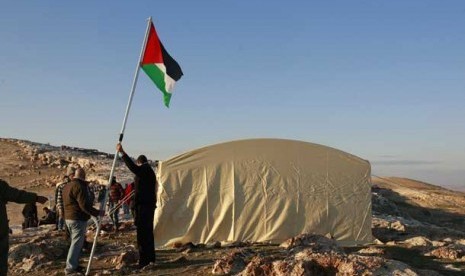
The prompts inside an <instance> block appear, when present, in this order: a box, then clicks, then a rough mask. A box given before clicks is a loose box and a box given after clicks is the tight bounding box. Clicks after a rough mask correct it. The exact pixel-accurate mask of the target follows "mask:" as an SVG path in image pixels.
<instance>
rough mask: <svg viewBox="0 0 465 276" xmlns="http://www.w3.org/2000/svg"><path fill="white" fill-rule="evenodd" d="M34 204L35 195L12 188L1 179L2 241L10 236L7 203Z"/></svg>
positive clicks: (0, 232)
mask: <svg viewBox="0 0 465 276" xmlns="http://www.w3.org/2000/svg"><path fill="white" fill-rule="evenodd" d="M9 201H10V202H16V203H34V202H36V201H37V195H36V194H35V193H29V192H26V191H23V190H18V189H15V188H12V187H10V186H9V185H8V183H6V182H5V181H3V180H2V179H0V239H1V238H3V237H5V236H8V230H9V229H8V217H7V214H6V203H7V202H9Z"/></svg>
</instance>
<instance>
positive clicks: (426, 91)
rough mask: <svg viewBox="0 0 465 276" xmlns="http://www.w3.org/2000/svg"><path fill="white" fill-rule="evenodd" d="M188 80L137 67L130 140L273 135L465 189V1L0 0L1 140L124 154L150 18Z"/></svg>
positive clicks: (162, 153) (155, 147)
mask: <svg viewBox="0 0 465 276" xmlns="http://www.w3.org/2000/svg"><path fill="white" fill-rule="evenodd" d="M149 16H152V17H153V20H154V22H155V26H156V28H157V31H158V34H159V36H160V38H161V40H162V41H163V43H164V45H165V46H166V48H167V50H168V51H169V52H170V54H171V55H172V56H173V57H174V58H175V59H176V60H177V61H178V62H179V63H180V64H181V66H182V68H183V71H184V73H185V76H184V77H183V78H182V79H181V80H180V82H179V83H178V85H177V87H176V91H175V94H174V95H173V98H172V101H171V108H170V109H166V108H165V107H164V106H163V103H162V98H161V93H160V92H159V91H157V90H156V88H155V86H154V85H153V84H152V83H151V82H150V80H149V79H148V77H147V76H145V75H144V74H143V72H141V73H142V74H141V75H140V78H139V83H138V85H137V90H136V95H135V98H134V102H133V108H132V111H131V114H130V117H129V121H128V126H127V129H126V134H125V141H124V144H125V146H126V149H127V150H128V151H129V152H130V153H131V154H133V155H136V154H139V153H146V154H147V155H149V156H150V157H151V158H157V159H165V158H168V157H170V156H173V155H175V154H178V153H181V152H184V151H186V150H190V149H194V148H197V147H200V146H204V145H208V144H213V143H217V142H222V141H227V140H234V139H244V138H255V137H276V138H289V139H297V140H304V141H309V142H314V143H319V144H324V145H328V146H331V147H335V148H338V149H341V150H344V151H347V152H350V153H352V154H355V155H357V156H360V157H362V158H364V159H367V160H370V162H371V163H372V166H373V173H374V174H376V175H395V176H405V177H411V178H415V179H420V180H424V181H429V182H432V183H435V184H439V185H451V186H460V185H462V187H465V170H464V165H463V164H465V127H464V120H465V119H464V118H465V109H464V108H463V105H464V103H465V93H464V92H465V54H464V49H465V35H464V34H465V2H463V1H425V0H422V1H288V2H283V1H164V2H162V1H74V2H71V1H66V2H65V1H61V2H56V1H8V2H7V1H2V4H1V8H0V97H1V101H0V118H2V119H1V120H0V136H1V137H15V138H22V139H28V140H33V141H39V142H50V143H52V144H57V145H61V144H66V145H75V146H81V147H90V148H97V149H100V150H104V151H108V152H112V151H113V150H114V144H115V143H116V140H117V137H118V133H119V130H120V128H121V122H122V119H123V113H124V110H125V107H126V102H127V98H128V94H129V89H130V86H131V82H132V78H133V73H134V68H135V66H136V62H137V58H138V56H139V51H140V47H141V43H142V38H143V35H144V31H145V26H146V18H148V17H149Z"/></svg>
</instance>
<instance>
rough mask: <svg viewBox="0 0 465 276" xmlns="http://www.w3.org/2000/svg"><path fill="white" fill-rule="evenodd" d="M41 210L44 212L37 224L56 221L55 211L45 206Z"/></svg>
mask: <svg viewBox="0 0 465 276" xmlns="http://www.w3.org/2000/svg"><path fill="white" fill-rule="evenodd" d="M43 210H44V212H45V216H43V217H42V218H41V219H40V220H39V225H45V224H55V223H56V218H57V216H56V213H55V212H53V211H52V210H50V209H49V208H47V207H44V208H43Z"/></svg>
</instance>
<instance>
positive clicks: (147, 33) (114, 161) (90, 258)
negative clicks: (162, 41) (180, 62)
mask: <svg viewBox="0 0 465 276" xmlns="http://www.w3.org/2000/svg"><path fill="white" fill-rule="evenodd" d="M151 25H152V17H149V18H148V19H147V29H146V31H145V36H144V42H143V43H142V49H141V51H140V55H139V60H138V61H137V66H136V72H135V73H134V79H133V81H132V87H131V93H130V94H129V101H128V105H127V106H126V112H125V114H124V119H123V126H122V127H121V132H120V135H119V139H118V141H119V142H122V141H123V136H124V130H125V129H126V122H127V120H128V115H129V110H130V109H131V104H132V99H133V97H134V91H135V89H136V84H137V79H138V77H139V71H140V65H141V62H142V56H143V55H144V52H145V47H146V45H147V39H148V37H149V32H150V26H151ZM117 161H118V151H117V152H116V153H115V158H114V159H113V165H112V166H111V171H110V177H109V179H108V184H107V187H106V189H105V199H104V200H103V202H102V203H101V204H100V210H105V206H106V204H107V200H108V189H109V187H110V185H111V180H112V179H113V174H114V172H115V168H116V162H117ZM100 223H101V219H97V222H96V225H97V229H96V232H95V237H94V243H93V244H92V251H91V252H90V256H89V263H88V264H87V270H86V275H89V273H90V267H91V265H92V258H93V256H94V253H95V247H96V245H97V238H98V235H99V233H100V226H101V225H100Z"/></svg>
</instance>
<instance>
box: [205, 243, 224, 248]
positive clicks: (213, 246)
mask: <svg viewBox="0 0 465 276" xmlns="http://www.w3.org/2000/svg"><path fill="white" fill-rule="evenodd" d="M205 248H207V249H214V248H221V242H219V241H216V242H209V243H207V244H206V245H205Z"/></svg>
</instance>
